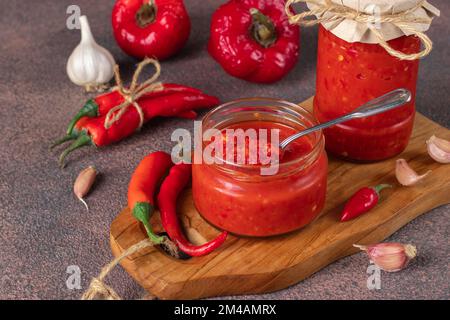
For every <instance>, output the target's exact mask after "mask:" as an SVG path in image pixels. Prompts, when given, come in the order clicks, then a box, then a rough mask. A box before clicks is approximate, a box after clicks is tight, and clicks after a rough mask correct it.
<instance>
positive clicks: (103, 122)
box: [52, 58, 219, 166]
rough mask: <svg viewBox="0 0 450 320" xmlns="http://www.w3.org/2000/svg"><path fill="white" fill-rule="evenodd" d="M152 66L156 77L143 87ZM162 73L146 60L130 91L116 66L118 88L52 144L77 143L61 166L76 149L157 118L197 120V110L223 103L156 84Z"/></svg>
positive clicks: (99, 144)
mask: <svg viewBox="0 0 450 320" xmlns="http://www.w3.org/2000/svg"><path fill="white" fill-rule="evenodd" d="M150 64H151V65H153V66H154V67H155V68H156V72H155V74H154V75H153V76H152V77H150V78H149V79H147V80H146V81H145V82H143V83H142V84H139V83H138V79H139V76H140V74H141V72H142V70H143V69H144V67H145V66H147V65H150ZM160 73H161V67H160V65H159V63H158V61H157V60H154V59H149V58H146V59H145V60H143V61H142V62H141V63H139V65H138V67H137V69H136V71H135V73H134V75H133V78H132V82H131V85H130V87H129V88H126V87H125V86H124V85H123V82H122V79H121V77H120V72H119V66H118V65H116V66H115V67H114V75H115V80H116V87H114V88H113V89H112V90H111V91H110V92H108V93H106V94H103V95H100V96H98V97H96V98H94V99H90V100H88V101H87V102H86V104H85V105H84V106H83V107H82V108H81V110H80V111H79V112H78V113H77V114H76V115H75V117H74V118H73V119H72V121H71V122H70V124H69V126H68V128H67V131H66V135H65V136H64V137H62V138H61V139H59V140H58V141H56V142H55V143H54V144H53V145H52V148H53V147H56V146H58V145H60V144H62V143H65V142H67V141H72V140H73V142H72V144H71V145H70V146H69V147H68V148H67V149H65V150H64V151H63V152H62V153H61V155H60V157H59V163H60V165H61V166H64V160H65V158H66V156H67V155H68V154H70V153H71V152H73V151H74V150H77V149H79V148H81V147H83V146H87V145H94V146H97V147H102V146H106V145H109V144H112V143H114V142H118V141H120V140H122V139H124V138H125V137H128V136H130V135H132V134H133V133H134V132H135V131H137V130H140V129H141V127H142V126H143V125H144V123H146V122H148V121H149V120H151V119H153V118H155V117H157V116H161V117H173V116H177V117H181V118H188V119H195V118H196V117H197V113H196V112H195V111H194V110H196V109H202V108H211V107H213V106H216V105H217V104H218V103H219V100H218V99H217V98H216V97H213V96H209V95H206V94H204V93H203V92H202V91H201V90H198V89H195V88H191V87H188V86H183V85H179V84H174V83H165V84H163V83H161V82H156V80H157V79H158V77H159V76H160ZM130 106H132V107H133V108H129V107H130Z"/></svg>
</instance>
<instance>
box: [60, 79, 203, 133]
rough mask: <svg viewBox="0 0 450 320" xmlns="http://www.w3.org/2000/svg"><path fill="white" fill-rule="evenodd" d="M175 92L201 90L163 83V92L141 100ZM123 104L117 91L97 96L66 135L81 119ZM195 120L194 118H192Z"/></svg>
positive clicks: (75, 117)
mask: <svg viewBox="0 0 450 320" xmlns="http://www.w3.org/2000/svg"><path fill="white" fill-rule="evenodd" d="M175 92H184V93H193V94H201V93H202V92H201V90H199V89H195V88H191V87H187V86H183V85H179V84H175V83H165V84H164V85H163V90H158V91H152V92H149V93H147V94H145V95H144V96H143V97H142V98H156V97H160V96H164V95H168V94H170V93H175ZM123 102H124V98H123V96H122V95H121V94H120V92H119V90H117V89H115V90H113V91H111V92H108V93H105V94H102V95H99V96H97V97H95V98H94V99H90V100H88V101H87V102H86V104H85V105H84V106H83V107H82V108H81V109H80V111H78V113H77V114H76V115H75V116H74V117H73V118H72V121H71V122H70V124H69V126H68V128H67V134H68V135H71V134H72V131H73V128H74V127H75V124H76V123H77V122H78V120H80V119H81V118H82V117H99V116H104V115H106V114H107V113H108V111H109V110H111V109H112V108H113V107H115V106H117V105H120V104H121V103H123ZM178 116H181V117H188V119H192V113H187V114H184V115H183V114H180V115H178ZM194 118H195V117H194Z"/></svg>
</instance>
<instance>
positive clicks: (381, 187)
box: [373, 184, 392, 196]
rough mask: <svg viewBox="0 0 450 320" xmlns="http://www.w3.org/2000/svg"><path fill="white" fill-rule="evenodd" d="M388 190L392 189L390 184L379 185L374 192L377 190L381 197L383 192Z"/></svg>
mask: <svg viewBox="0 0 450 320" xmlns="http://www.w3.org/2000/svg"><path fill="white" fill-rule="evenodd" d="M386 188H392V186H391V185H390V184H379V185H377V186H375V187H373V190H375V192H376V193H377V195H378V196H380V192H381V190H383V189H386Z"/></svg>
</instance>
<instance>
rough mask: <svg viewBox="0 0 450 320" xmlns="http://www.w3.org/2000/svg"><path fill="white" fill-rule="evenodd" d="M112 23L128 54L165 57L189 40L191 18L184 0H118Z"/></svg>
mask: <svg viewBox="0 0 450 320" xmlns="http://www.w3.org/2000/svg"><path fill="white" fill-rule="evenodd" d="M112 27H113V31H114V37H115V38H116V41H117V44H118V45H119V46H120V48H122V50H123V51H125V52H126V53H127V54H129V55H131V56H134V57H136V58H139V59H143V58H144V57H155V58H157V59H158V60H163V59H166V58H168V57H170V56H172V55H174V54H175V53H177V52H178V51H179V50H180V49H181V48H182V47H183V46H184V45H185V44H186V42H187V40H188V38H189V33H190V31H191V22H190V19H189V15H188V13H187V11H186V8H185V7H184V3H183V1H182V0H118V1H116V4H115V5H114V8H113V11H112Z"/></svg>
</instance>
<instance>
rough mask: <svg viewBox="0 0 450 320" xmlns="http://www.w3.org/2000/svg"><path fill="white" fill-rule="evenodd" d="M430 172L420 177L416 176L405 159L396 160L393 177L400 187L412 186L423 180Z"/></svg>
mask: <svg viewBox="0 0 450 320" xmlns="http://www.w3.org/2000/svg"><path fill="white" fill-rule="evenodd" d="M430 172H431V170H428V171H427V172H426V173H424V174H422V175H418V174H417V172H415V171H414V170H413V169H412V168H411V167H410V166H409V165H408V162H406V160H405V159H398V160H397V162H396V165H395V177H396V178H397V181H398V182H399V183H400V184H401V185H402V186H412V185H414V184H416V183H417V182H419V181H420V180H422V179H423V178H425V177H426V176H427V175H428V174H429V173H430Z"/></svg>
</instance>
